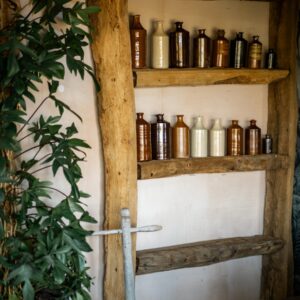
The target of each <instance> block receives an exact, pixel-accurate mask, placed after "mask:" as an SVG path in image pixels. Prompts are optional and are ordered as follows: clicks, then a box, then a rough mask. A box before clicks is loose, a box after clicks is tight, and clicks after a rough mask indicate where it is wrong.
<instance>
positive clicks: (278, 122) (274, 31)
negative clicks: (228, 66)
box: [261, 0, 298, 300]
mask: <svg viewBox="0 0 300 300" xmlns="http://www.w3.org/2000/svg"><path fill="white" fill-rule="evenodd" d="M297 19H298V1H294V0H284V1H279V2H278V3H272V4H270V47H272V48H274V49H275V51H276V52H277V56H278V59H277V60H278V66H279V67H280V68H284V69H289V70H290V76H289V77H288V78H286V79H284V80H282V81H280V82H278V83H273V84H271V85H270V86H269V112H268V114H269V116H268V120H269V122H268V132H270V133H271V134H272V135H273V138H274V142H275V145H274V146H275V148H277V152H278V153H279V154H282V155H288V158H289V165H288V168H287V169H281V170H279V169H278V170H270V171H268V172H267V177H266V191H267V193H266V200H265V213H264V234H265V235H272V236H277V237H279V238H281V239H283V240H284V241H285V247H284V249H283V250H282V251H280V252H278V253H276V254H274V255H272V256H266V257H264V258H263V272H262V285H261V287H262V288H261V299H273V300H281V299H285V298H286V297H287V296H290V295H292V291H293V256H292V237H291V234H292V228H291V214H292V189H293V181H294V178H293V175H294V162H295V149H296V129H297V111H298V107H297V96H296V49H297V43H296V41H297V27H298V20H297Z"/></svg>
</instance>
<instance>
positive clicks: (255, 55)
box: [248, 35, 262, 69]
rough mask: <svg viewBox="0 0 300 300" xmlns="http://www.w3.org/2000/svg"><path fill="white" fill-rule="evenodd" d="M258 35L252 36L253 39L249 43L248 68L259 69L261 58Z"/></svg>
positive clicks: (260, 45) (260, 44)
mask: <svg viewBox="0 0 300 300" xmlns="http://www.w3.org/2000/svg"><path fill="white" fill-rule="evenodd" d="M258 39H259V36H258V35H255V36H253V41H252V42H251V43H250V44H249V53H248V68H250V69H260V68H261V59H262V43H261V42H260V41H259V40H258Z"/></svg>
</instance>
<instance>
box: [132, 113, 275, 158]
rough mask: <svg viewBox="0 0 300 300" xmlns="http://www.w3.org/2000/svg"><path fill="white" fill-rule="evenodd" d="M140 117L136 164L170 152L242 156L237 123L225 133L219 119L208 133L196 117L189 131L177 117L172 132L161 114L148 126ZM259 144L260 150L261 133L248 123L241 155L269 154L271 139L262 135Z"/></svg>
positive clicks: (175, 155) (178, 155) (182, 155)
mask: <svg viewBox="0 0 300 300" xmlns="http://www.w3.org/2000/svg"><path fill="white" fill-rule="evenodd" d="M143 115H144V114H143V113H137V121H136V131H137V159H138V161H147V160H151V159H155V160H165V159H170V158H171V150H172V157H173V158H188V157H190V156H191V157H207V156H208V155H209V156H225V155H226V153H227V155H230V156H237V155H242V154H243V153H244V152H243V149H244V144H243V143H244V129H243V128H242V127H240V126H239V124H238V121H237V120H233V121H232V125H231V126H230V127H228V128H227V130H225V128H223V127H222V124H221V120H220V119H216V120H215V121H214V124H213V126H212V128H211V129H210V130H209V131H208V130H207V129H206V128H205V127H204V124H203V118H202V117H200V116H199V117H197V118H196V120H195V124H194V126H193V127H192V128H191V130H190V129H189V127H188V126H187V125H186V124H185V123H184V120H183V115H177V122H176V124H175V125H174V127H173V128H172V129H171V126H170V123H169V122H167V121H165V120H164V117H163V114H158V115H156V117H157V121H156V123H151V124H149V123H148V122H146V121H145V120H144V118H143ZM226 137H227V140H226ZM171 141H172V149H171ZM208 142H209V143H208ZM262 142H263V146H262V147H261V130H260V128H259V127H257V126H256V121H255V120H251V121H250V126H249V127H247V128H246V130H245V154H246V155H258V154H261V153H262V151H263V153H265V154H270V153H272V139H271V137H270V136H269V135H266V136H265V138H264V139H263V140H262ZM226 148H227V152H226V151H225V149H226ZM261 148H262V149H261ZM208 149H209V151H208ZM208 152H209V153H208Z"/></svg>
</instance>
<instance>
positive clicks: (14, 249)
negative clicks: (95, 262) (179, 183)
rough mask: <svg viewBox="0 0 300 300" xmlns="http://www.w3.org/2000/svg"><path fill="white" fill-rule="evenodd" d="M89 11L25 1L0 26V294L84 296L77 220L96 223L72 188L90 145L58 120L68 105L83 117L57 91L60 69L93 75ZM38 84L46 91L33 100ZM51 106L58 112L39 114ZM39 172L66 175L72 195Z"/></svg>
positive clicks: (82, 242) (54, 1)
mask: <svg viewBox="0 0 300 300" xmlns="http://www.w3.org/2000/svg"><path fill="white" fill-rule="evenodd" d="M7 2H9V3H10V4H12V5H13V4H14V3H13V1H7ZM25 11H26V12H25ZM95 12H98V8H96V7H86V6H85V5H84V4H83V3H82V2H79V1H71V0H47V1H40V0H32V1H31V2H30V3H29V6H28V5H27V6H26V7H25V9H23V10H22V9H20V10H18V11H16V13H15V15H14V16H13V18H12V19H11V21H10V22H9V23H8V24H6V26H5V27H4V28H2V29H1V31H0V39H1V44H0V92H1V96H0V299H9V300H16V299H25V300H31V299H90V294H89V289H90V286H91V277H90V276H89V275H88V268H87V266H86V264H85V258H84V256H83V252H88V251H91V248H90V246H89V245H88V243H87V241H86V237H87V236H89V235H90V234H91V232H90V231H88V230H86V229H84V227H83V226H84V225H83V223H84V222H92V223H93V222H96V221H95V220H94V219H93V218H92V217H91V216H90V215H89V214H88V212H87V211H85V209H84V206H83V203H82V198H86V197H88V195H87V194H86V193H84V192H83V191H81V190H80V189H79V187H78V182H79V180H80V178H81V177H82V174H81V168H80V163H81V162H82V161H83V160H84V159H85V152H84V149H85V148H88V147H89V146H88V145H87V144H86V143H85V142H84V141H83V140H81V139H79V138H77V137H76V134H77V128H76V126H75V125H74V123H72V124H69V126H64V125H63V124H62V122H61V117H62V116H63V114H64V112H65V111H71V112H72V113H74V114H75V115H76V116H77V117H78V118H80V117H79V116H78V115H77V114H76V113H75V112H74V111H73V110H72V108H71V107H69V106H68V105H66V104H65V103H64V102H63V101H62V100H61V99H59V98H58V96H57V94H56V91H57V89H58V86H59V81H60V80H62V79H63V78H64V76H65V65H66V66H67V68H68V70H69V71H70V72H71V73H74V74H75V75H77V74H79V75H80V76H81V77H82V78H84V75H85V73H89V74H90V75H92V76H93V70H92V68H91V67H90V66H89V65H87V64H85V63H84V61H83V58H84V47H86V46H88V44H89V42H90V41H91V39H90V34H89V29H90V28H89V26H90V23H89V14H90V13H95ZM57 20H59V22H63V23H64V25H65V26H63V28H58V27H57ZM64 62H65V63H64ZM42 83H43V84H45V83H46V85H47V87H48V93H47V95H46V96H45V98H44V99H42V100H40V99H39V97H37V94H38V92H39V88H40V86H41V84H42ZM43 86H44V85H43ZM28 102H33V103H34V105H35V109H34V111H33V112H32V113H30V114H29V113H28V112H27V107H28ZM49 105H54V106H55V107H56V108H57V114H56V115H54V116H45V115H43V111H45V108H46V107H48V106H49ZM25 141H30V142H26V143H24V142H25ZM24 145H26V146H24ZM28 145H29V146H28ZM45 169H50V170H51V172H52V173H53V176H54V177H55V175H57V173H61V174H63V177H64V179H65V180H66V182H67V183H68V184H69V185H70V189H69V190H70V191H69V192H67V193H66V192H64V191H61V190H59V189H58V188H57V187H55V185H54V184H53V183H52V182H49V181H45V180H42V179H41V178H39V174H40V171H41V170H45Z"/></svg>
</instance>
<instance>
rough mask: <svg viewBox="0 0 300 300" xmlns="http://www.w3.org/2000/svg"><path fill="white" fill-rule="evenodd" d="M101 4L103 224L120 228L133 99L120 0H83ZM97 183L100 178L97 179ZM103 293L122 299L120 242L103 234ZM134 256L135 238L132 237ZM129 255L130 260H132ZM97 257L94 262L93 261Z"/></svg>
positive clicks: (132, 180)
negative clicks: (104, 236)
mask: <svg viewBox="0 0 300 300" xmlns="http://www.w3.org/2000/svg"><path fill="white" fill-rule="evenodd" d="M88 5H96V6H99V7H100V8H101V12H100V13H99V15H93V16H92V17H91V21H92V28H93V30H92V35H93V40H94V41H93V44H92V54H93V59H94V63H95V70H96V76H97V78H98V80H99V83H100V86H101V90H100V92H99V93H98V95H97V96H98V109H99V121H100V129H101V138H102V147H103V156H104V157H103V159H104V174H105V223H104V228H105V229H115V228H120V209H121V208H124V207H127V208H129V209H130V212H131V217H132V225H133V226H135V225H136V198H137V181H136V178H137V166H136V132H135V103H134V90H133V86H132V84H129V83H131V82H132V69H131V59H130V39H129V30H128V28H129V25H128V10H127V1H126V0H120V1H115V0H89V1H88ZM99 184H100V182H99ZM104 251H105V275H104V299H106V300H116V299H118V300H122V299H124V284H123V282H124V279H123V257H122V242H121V237H120V236H119V235H111V236H108V237H106V238H105V241H104ZM133 257H134V258H135V240H134V239H133ZM134 261H135V260H134ZM96 263H98V262H96Z"/></svg>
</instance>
